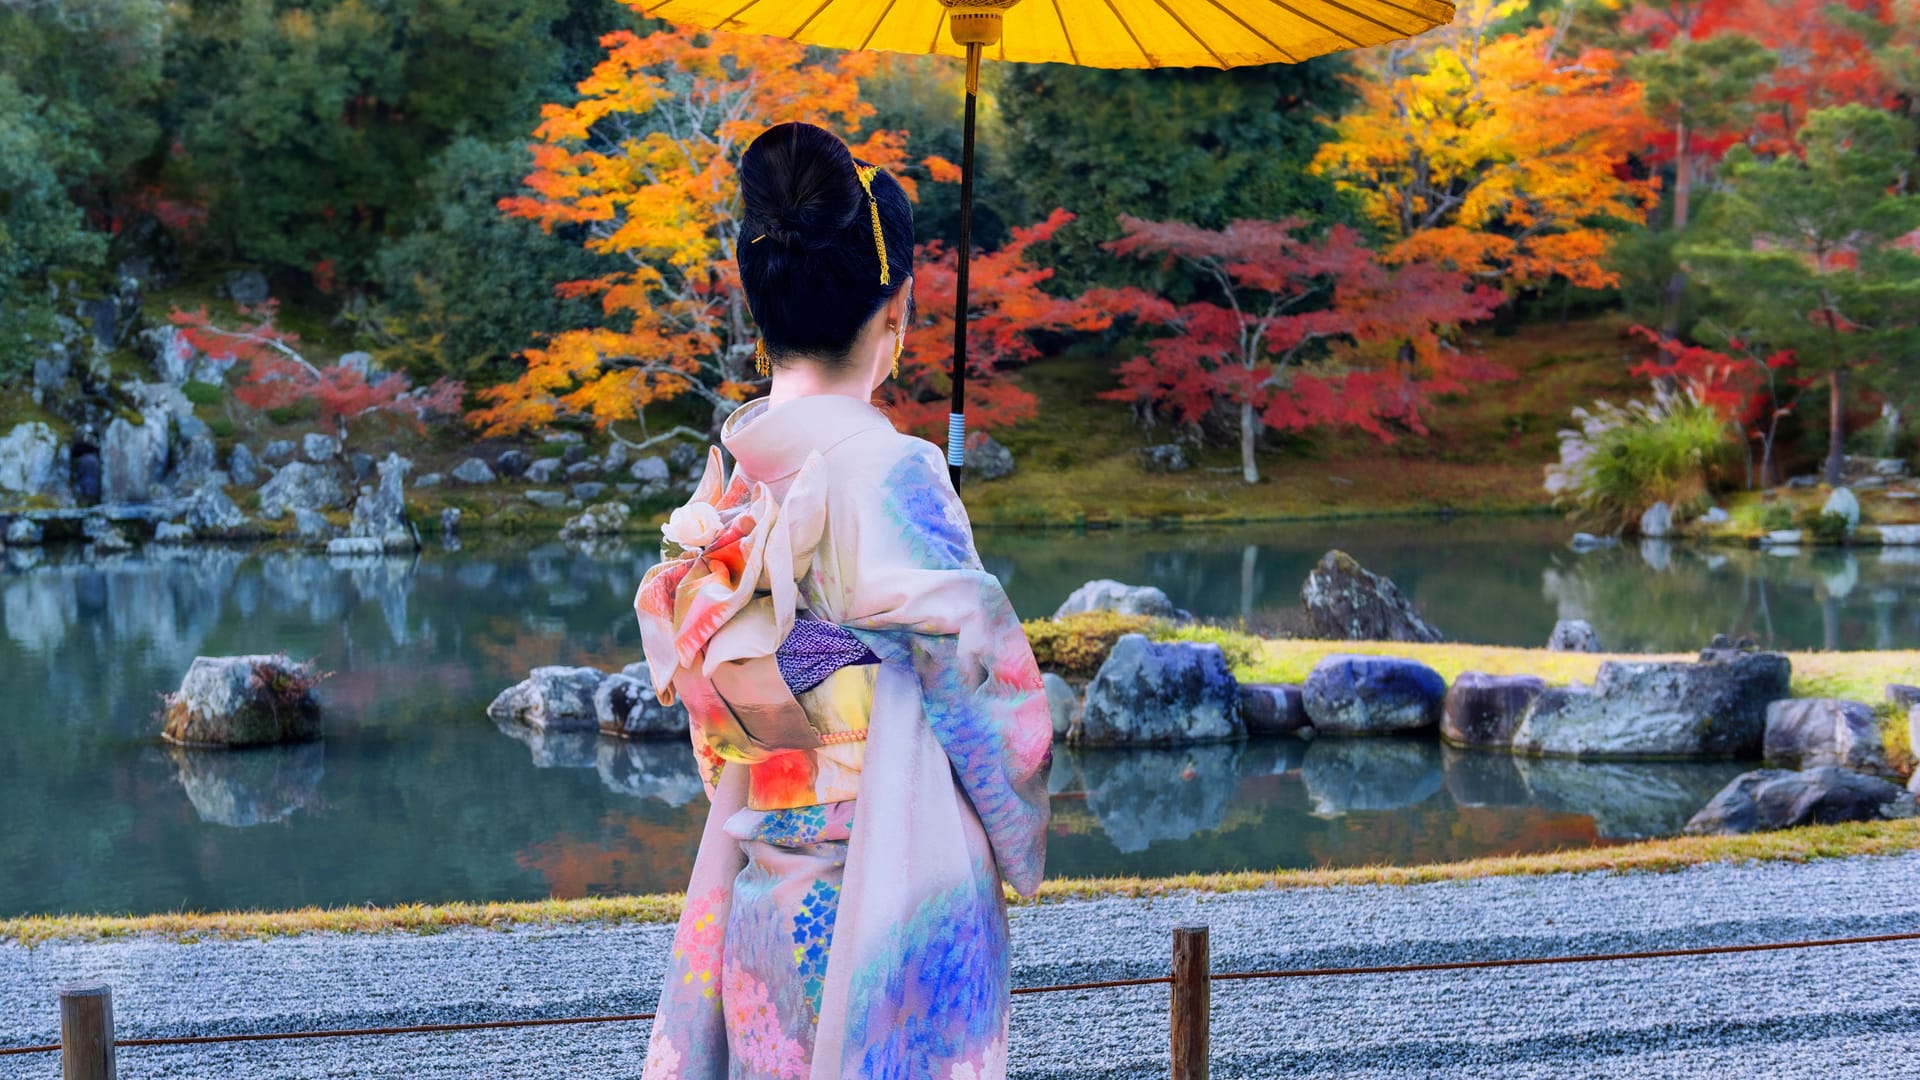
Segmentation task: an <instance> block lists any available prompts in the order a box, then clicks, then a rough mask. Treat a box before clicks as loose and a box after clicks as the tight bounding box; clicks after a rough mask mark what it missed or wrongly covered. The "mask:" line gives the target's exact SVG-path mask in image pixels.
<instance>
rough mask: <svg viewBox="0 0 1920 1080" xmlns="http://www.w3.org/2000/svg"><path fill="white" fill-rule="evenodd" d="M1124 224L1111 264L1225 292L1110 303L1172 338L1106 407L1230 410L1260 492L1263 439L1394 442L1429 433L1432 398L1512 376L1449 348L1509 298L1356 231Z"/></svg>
mask: <svg viewBox="0 0 1920 1080" xmlns="http://www.w3.org/2000/svg"><path fill="white" fill-rule="evenodd" d="M1121 225H1122V226H1123V227H1124V228H1125V229H1126V234H1125V235H1124V236H1122V237H1121V238H1120V239H1119V240H1115V241H1113V242H1111V243H1109V244H1108V245H1106V247H1107V250H1108V251H1110V252H1112V253H1113V254H1116V255H1121V256H1127V257H1133V258H1140V259H1160V260H1178V261H1180V262H1182V263H1185V264H1186V265H1187V266H1188V267H1190V268H1191V269H1192V270H1193V271H1195V272H1196V273H1198V274H1200V275H1203V276H1204V277H1206V278H1207V279H1209V280H1211V282H1212V283H1213V285H1214V289H1213V292H1212V294H1211V295H1212V297H1213V298H1211V299H1203V300H1195V301H1193V302H1191V303H1185V304H1174V303H1171V302H1169V301H1167V300H1165V299H1163V298H1161V297H1158V296H1154V295H1151V294H1147V293H1144V292H1142V291H1140V290H1137V289H1129V290H1123V291H1121V292H1119V293H1116V294H1112V295H1110V296H1106V297H1103V299H1104V300H1105V301H1106V302H1108V303H1110V304H1111V305H1112V306H1113V307H1114V308H1115V309H1116V310H1125V311H1128V312H1130V313H1132V314H1133V315H1134V316H1135V317H1136V318H1137V319H1138V320H1139V321H1140V322H1142V323H1145V324H1148V325H1157V326H1160V327H1164V328H1165V329H1168V330H1171V331H1172V332H1173V333H1172V336H1169V337H1160V338H1156V339H1154V340H1153V341H1152V342H1151V343H1150V344H1149V345H1148V346H1147V350H1146V352H1145V353H1144V354H1143V355H1140V356H1136V357H1134V358H1132V359H1130V360H1128V361H1126V362H1125V363H1124V364H1122V365H1121V366H1120V389H1118V390H1110V391H1107V392H1106V393H1104V394H1103V395H1102V396H1104V397H1108V398H1112V399H1115V400H1122V401H1134V402H1136V403H1138V404H1141V405H1145V406H1149V407H1152V408H1158V409H1164V410H1167V411H1169V412H1171V413H1172V414H1173V416H1174V417H1175V418H1176V419H1177V420H1178V421H1179V422H1181V423H1185V424H1194V423H1197V422H1198V421H1199V419H1200V418H1201V417H1202V416H1203V415H1205V414H1206V413H1207V412H1208V410H1210V409H1211V408H1213V407H1214V404H1215V402H1216V401H1227V402H1231V403H1232V404H1234V405H1235V406H1236V407H1237V409H1238V412H1239V420H1240V465H1241V472H1242V475H1243V477H1244V478H1245V480H1246V482H1247V483H1249V484H1252V483H1257V482H1258V481H1259V479H1260V474H1259V470H1258V468H1257V467H1256V465H1255V462H1254V444H1255V441H1256V439H1257V437H1258V435H1259V432H1260V429H1261V428H1262V427H1263V426H1264V427H1268V428H1273V429H1275V430H1278V431H1302V430H1307V429H1309V428H1314V427H1319V426H1323V425H1350V426H1356V427H1359V428H1360V429H1361V430H1363V431H1366V432H1369V433H1370V434H1372V435H1374V436H1375V437H1377V438H1379V439H1381V440H1383V441H1389V442H1390V441H1392V440H1393V438H1394V435H1393V431H1392V430H1391V428H1392V427H1399V428H1403V429H1406V430H1411V431H1415V432H1420V433H1423V434H1424V433H1425V431H1426V426H1425V424H1424V423H1423V422H1422V420H1421V418H1420V409H1421V407H1422V405H1424V403H1425V401H1426V398H1427V397H1428V395H1430V394H1434V393H1442V392H1447V391H1451V390H1456V389H1459V388H1460V387H1462V386H1464V385H1465V384H1466V383H1467V382H1469V381H1472V380H1475V379H1487V378H1494V377H1498V376H1499V375H1500V374H1502V373H1501V372H1500V371H1499V369H1497V368H1495V367H1493V366H1492V365H1490V364H1488V363H1486V362H1484V361H1483V360H1481V359H1480V358H1478V357H1476V356H1473V355H1470V354H1464V353H1461V352H1458V351H1457V350H1456V349H1454V348H1453V347H1452V346H1451V345H1450V344H1449V343H1448V342H1447V341H1446V340H1445V335H1446V332H1447V331H1448V330H1449V329H1451V328H1452V327H1454V326H1456V325H1458V324H1460V323H1464V322H1471V321H1473V320H1476V319H1482V318H1485V317H1486V316H1487V315H1488V314H1490V313H1491V312H1492V311H1493V309H1494V307H1495V306H1496V305H1497V304H1498V303H1499V292H1498V290H1495V289H1492V288H1489V287H1485V286H1482V287H1470V284H1469V281H1468V278H1467V276H1466V275H1465V274H1462V273H1460V272H1458V271H1455V270H1448V269H1443V268H1441V267H1438V266H1435V265H1433V264H1431V263H1427V262H1420V261H1406V262H1402V263H1401V264H1399V265H1396V266H1385V265H1382V264H1381V262H1380V261H1379V260H1378V259H1376V258H1375V257H1374V254H1373V252H1371V251H1369V250H1368V249H1367V248H1366V247H1365V246H1364V245H1363V244H1362V243H1361V241H1360V236H1359V234H1358V233H1357V232H1356V231H1355V230H1353V229H1351V228H1348V227H1346V226H1335V227H1333V228H1332V229H1330V230H1328V231H1327V232H1326V234H1325V235H1324V236H1320V237H1317V238H1315V237H1309V236H1306V235H1304V232H1305V228H1306V223H1305V222H1304V221H1302V220H1301V219H1299V218H1288V219H1286V220H1284V221H1236V222H1233V223H1232V224H1230V225H1228V226H1227V227H1226V228H1224V229H1219V230H1211V229H1201V228H1198V227H1196V226H1193V225H1187V224H1182V223H1179V222H1152V221H1140V220H1138V219H1136V218H1122V219H1121ZM1400 355H1405V356H1407V357H1408V358H1409V362H1404V363H1403V362H1402V361H1401V360H1400V359H1399V356H1400Z"/></svg>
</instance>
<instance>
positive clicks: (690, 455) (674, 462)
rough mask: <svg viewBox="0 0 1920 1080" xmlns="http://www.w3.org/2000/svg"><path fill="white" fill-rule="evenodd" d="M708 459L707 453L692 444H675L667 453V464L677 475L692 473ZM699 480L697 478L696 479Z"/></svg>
mask: <svg viewBox="0 0 1920 1080" xmlns="http://www.w3.org/2000/svg"><path fill="white" fill-rule="evenodd" d="M706 459H707V455H706V451H705V450H704V448H702V447H698V446H695V445H693V444H692V443H684V442H683V443H674V444H673V446H672V447H671V448H670V449H669V450H668V451H667V464H668V465H671V466H673V471H674V472H677V473H687V472H691V471H693V470H695V469H698V468H699V467H700V464H701V462H703V461H705V460H706ZM696 479H697V478H696Z"/></svg>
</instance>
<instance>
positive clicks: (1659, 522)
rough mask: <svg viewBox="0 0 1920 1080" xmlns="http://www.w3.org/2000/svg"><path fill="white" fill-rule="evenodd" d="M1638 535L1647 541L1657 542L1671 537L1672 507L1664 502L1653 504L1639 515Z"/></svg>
mask: <svg viewBox="0 0 1920 1080" xmlns="http://www.w3.org/2000/svg"><path fill="white" fill-rule="evenodd" d="M1640 535H1641V536H1642V537H1644V538H1646V539H1648V540H1659V539H1662V538H1664V537H1668V536H1672V535H1673V507H1671V506H1668V505H1667V504H1666V503H1664V502H1657V503H1654V504H1653V505H1652V506H1649V507H1647V509H1646V511H1645V512H1644V513H1642V514H1641V515H1640Z"/></svg>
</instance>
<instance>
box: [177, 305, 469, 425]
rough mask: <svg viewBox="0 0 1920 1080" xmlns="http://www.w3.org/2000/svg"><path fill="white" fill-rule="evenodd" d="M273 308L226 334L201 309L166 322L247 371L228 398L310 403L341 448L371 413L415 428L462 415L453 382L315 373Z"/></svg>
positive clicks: (348, 368)
mask: <svg viewBox="0 0 1920 1080" xmlns="http://www.w3.org/2000/svg"><path fill="white" fill-rule="evenodd" d="M275 309H276V305H275V303H274V302H273V301H268V302H267V303H266V304H263V305H261V306H260V307H258V308H252V309H242V311H241V315H242V321H241V323H240V324H239V325H236V326H227V327H223V326H220V325H218V324H216V323H215V322H214V321H213V318H212V316H210V315H208V314H207V309H206V308H204V307H201V308H198V309H196V310H193V311H183V310H181V309H179V308H175V309H173V311H172V312H171V313H170V314H169V316H168V318H169V320H170V321H171V322H172V323H173V325H174V326H176V327H178V328H179V332H180V334H181V336H182V337H184V338H186V340H187V343H188V344H190V345H192V346H193V347H194V348H195V349H197V350H199V351H200V352H203V353H206V354H207V355H208V356H213V357H222V358H231V359H233V360H234V361H236V362H237V363H238V364H239V365H242V366H243V367H244V371H243V373H242V374H241V376H240V382H239V384H238V385H237V386H235V387H234V391H233V396H234V397H236V398H238V399H239V400H240V401H241V402H242V403H243V404H245V405H247V406H249V407H251V408H255V409H279V408H285V407H286V406H289V405H293V404H295V403H298V402H301V401H309V400H311V401H312V402H313V403H314V404H315V405H316V406H318V408H319V412H320V421H321V422H322V423H324V424H331V425H333V429H334V432H335V434H337V435H338V436H339V438H340V441H341V443H342V444H344V443H345V442H346V440H347V429H348V425H350V424H351V423H352V422H353V421H355V420H358V419H360V418H362V417H365V416H371V415H373V414H374V413H385V414H387V415H390V416H398V417H402V418H404V419H406V420H408V421H409V422H411V423H412V424H413V425H414V427H416V428H423V427H424V426H425V422H426V421H427V420H428V419H430V418H433V417H436V416H453V415H455V414H457V413H458V412H459V411H460V399H461V397H462V395H463V394H464V393H465V390H466V388H465V387H464V386H463V385H462V384H461V383H459V382H456V381H454V380H452V379H440V380H438V381H437V382H435V383H433V384H432V385H430V386H426V387H420V388H416V387H414V385H413V382H412V380H410V379H408V378H407V377H406V376H405V375H404V374H401V373H399V372H387V373H383V374H382V375H381V377H380V378H378V379H369V378H368V375H367V372H366V370H365V369H364V368H361V367H358V366H356V365H351V364H341V363H334V364H330V365H327V366H326V367H319V366H316V365H314V364H313V363H311V362H309V361H308V360H307V358H306V357H305V356H303V355H302V354H301V352H300V350H299V347H298V346H299V344H300V337H299V335H298V334H295V333H293V332H291V331H288V330H283V329H281V328H279V327H278V326H276V325H274V316H275Z"/></svg>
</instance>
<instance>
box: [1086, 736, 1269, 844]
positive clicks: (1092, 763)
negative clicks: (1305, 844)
mask: <svg viewBox="0 0 1920 1080" xmlns="http://www.w3.org/2000/svg"><path fill="white" fill-rule="evenodd" d="M1069 753H1071V754H1072V756H1074V757H1077V758H1078V759H1079V765H1080V774H1081V776H1082V777H1083V778H1084V783H1085V786H1086V792H1087V809H1088V810H1090V811H1091V812H1092V813H1093V815H1094V816H1095V817H1097V818H1099V819H1100V827H1101V828H1102V829H1104V830H1105V831H1106V834H1107V838H1108V839H1109V840H1112V841H1113V846H1114V847H1115V848H1117V849H1118V850H1119V851H1121V852H1122V853H1125V854H1131V853H1133V852H1138V851H1145V850H1147V847H1148V845H1150V844H1152V843H1154V842H1155V841H1160V840H1185V839H1186V838H1187V837H1189V836H1192V835H1193V834H1195V833H1200V832H1207V831H1209V830H1212V829H1217V828H1219V827H1220V823H1221V822H1222V821H1224V820H1225V819H1226V815H1227V804H1228V802H1229V801H1231V799H1232V798H1233V792H1234V789H1235V788H1237V787H1238V786H1239V781H1240V771H1239V763H1240V748H1239V747H1238V746H1234V745H1231V744H1229V745H1218V744H1216V745H1212V746H1193V747H1186V748H1184V749H1180V750H1088V751H1078V752H1073V751H1070V752H1069ZM1055 767H1056V768H1058V767H1059V766H1055Z"/></svg>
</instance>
